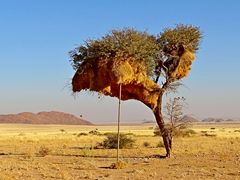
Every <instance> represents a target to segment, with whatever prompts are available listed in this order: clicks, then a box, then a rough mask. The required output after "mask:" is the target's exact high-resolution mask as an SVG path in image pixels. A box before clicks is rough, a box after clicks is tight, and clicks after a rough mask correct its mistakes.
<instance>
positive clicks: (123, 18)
mask: <svg viewBox="0 0 240 180" xmlns="http://www.w3.org/2000/svg"><path fill="white" fill-rule="evenodd" d="M239 8H240V1H238V0H231V1H224V0H211V1H209V0H201V1H190V0H183V1H178V0H173V1H161V0H121V1H113V0H82V1H78V0H68V1H67V0H51V1H49V0H41V1H40V0H38V1H37V0H36V1H32V0H21V1H19V0H0V114H8V113H18V112H22V111H30V112H38V111H51V110H56V111H64V112H69V113H73V114H75V115H80V114H82V115H83V117H84V118H86V119H88V120H91V121H93V122H110V121H112V122H114V121H115V120H116V115H117V112H116V111H117V100H116V98H108V97H104V98H101V99H100V100H99V99H98V98H97V96H96V95H91V94H86V93H80V94H78V96H77V97H76V98H75V99H74V97H73V96H72V95H71V90H70V80H71V77H72V76H73V74H74V71H73V69H72V68H71V66H70V63H69V56H68V52H69V51H70V50H72V49H73V48H74V47H76V46H77V45H80V44H81V43H83V42H84V40H86V39H88V38H99V37H101V36H103V35H104V34H106V33H107V32H109V31H110V30H111V29H113V28H123V27H134V28H136V29H138V30H147V31H148V32H149V33H153V34H158V33H159V32H161V31H162V30H163V29H164V28H166V27H173V26H174V25H176V24H178V23H183V24H193V25H196V26H199V27H200V28H201V30H202V32H203V34H204V39H203V41H202V43H201V48H200V50H199V52H198V53H197V58H196V61H195V62H194V64H193V67H192V71H191V72H190V76H189V77H187V78H186V79H184V81H183V83H184V84H185V86H186V87H182V88H181V89H180V92H179V94H178V95H183V96H185V97H186V98H187V102H188V104H189V105H188V109H187V113H189V114H193V115H195V116H196V117H200V118H204V117H226V118H227V117H240V111H239V107H240V95H239V92H240V83H239V78H240V71H239V67H240V61H239V58H240V55H239V54H240V44H239V42H240V35H239V32H240V23H239V19H240V13H239ZM122 109H123V110H122V113H123V117H122V119H123V121H139V122H140V121H141V120H143V119H153V115H152V113H151V111H150V110H148V109H147V108H146V107H145V106H144V105H142V104H141V103H139V102H136V101H126V102H124V103H123V107H122Z"/></svg>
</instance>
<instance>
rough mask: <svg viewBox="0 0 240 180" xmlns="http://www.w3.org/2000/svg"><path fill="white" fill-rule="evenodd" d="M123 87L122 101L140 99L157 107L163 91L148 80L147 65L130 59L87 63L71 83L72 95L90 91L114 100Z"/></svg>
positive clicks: (101, 60)
mask: <svg viewBox="0 0 240 180" xmlns="http://www.w3.org/2000/svg"><path fill="white" fill-rule="evenodd" d="M133 62H135V63H133ZM120 84H122V100H128V99H137V100H140V101H141V102H143V103H145V104H147V105H149V106H151V107H155V106H156V103H157V97H158V96H157V92H159V90H160V87H159V86H158V85H157V84H156V83H154V82H153V81H152V80H151V79H150V78H149V77H148V76H147V72H146V69H145V66H144V64H143V63H136V61H134V60H133V59H131V58H128V59H117V60H116V59H112V60H104V59H98V60H94V61H91V60H89V61H86V62H84V64H82V65H81V66H80V67H79V69H78V70H77V72H76V74H75V75H74V77H73V80H72V86H73V92H77V91H81V90H87V89H88V90H90V91H96V92H99V93H102V94H104V95H109V96H114V97H118V96H119V85H120Z"/></svg>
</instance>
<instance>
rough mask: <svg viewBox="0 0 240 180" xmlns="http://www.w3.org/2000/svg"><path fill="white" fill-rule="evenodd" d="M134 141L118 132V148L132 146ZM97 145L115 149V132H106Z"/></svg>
mask: <svg viewBox="0 0 240 180" xmlns="http://www.w3.org/2000/svg"><path fill="white" fill-rule="evenodd" d="M134 143H135V140H134V139H132V138H131V137H130V136H128V135H126V134H120V144H119V148H120V149H123V148H132V147H133V145H134ZM97 147H103V148H105V149H116V148H117V134H116V133H111V134H108V135H107V137H106V139H105V140H104V141H103V142H102V143H99V144H98V146H97Z"/></svg>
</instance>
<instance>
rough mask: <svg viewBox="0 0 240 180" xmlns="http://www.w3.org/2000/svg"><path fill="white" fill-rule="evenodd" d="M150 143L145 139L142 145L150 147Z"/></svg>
mask: <svg viewBox="0 0 240 180" xmlns="http://www.w3.org/2000/svg"><path fill="white" fill-rule="evenodd" d="M150 145H151V144H150V143H149V142H147V141H145V142H144V143H143V146H144V147H150Z"/></svg>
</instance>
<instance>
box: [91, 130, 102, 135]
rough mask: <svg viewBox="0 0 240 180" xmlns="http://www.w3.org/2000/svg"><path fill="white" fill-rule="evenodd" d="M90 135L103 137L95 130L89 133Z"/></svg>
mask: <svg viewBox="0 0 240 180" xmlns="http://www.w3.org/2000/svg"><path fill="white" fill-rule="evenodd" d="M88 134H91V135H96V136H99V135H101V133H100V132H99V131H98V129H95V130H92V131H89V132H88Z"/></svg>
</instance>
